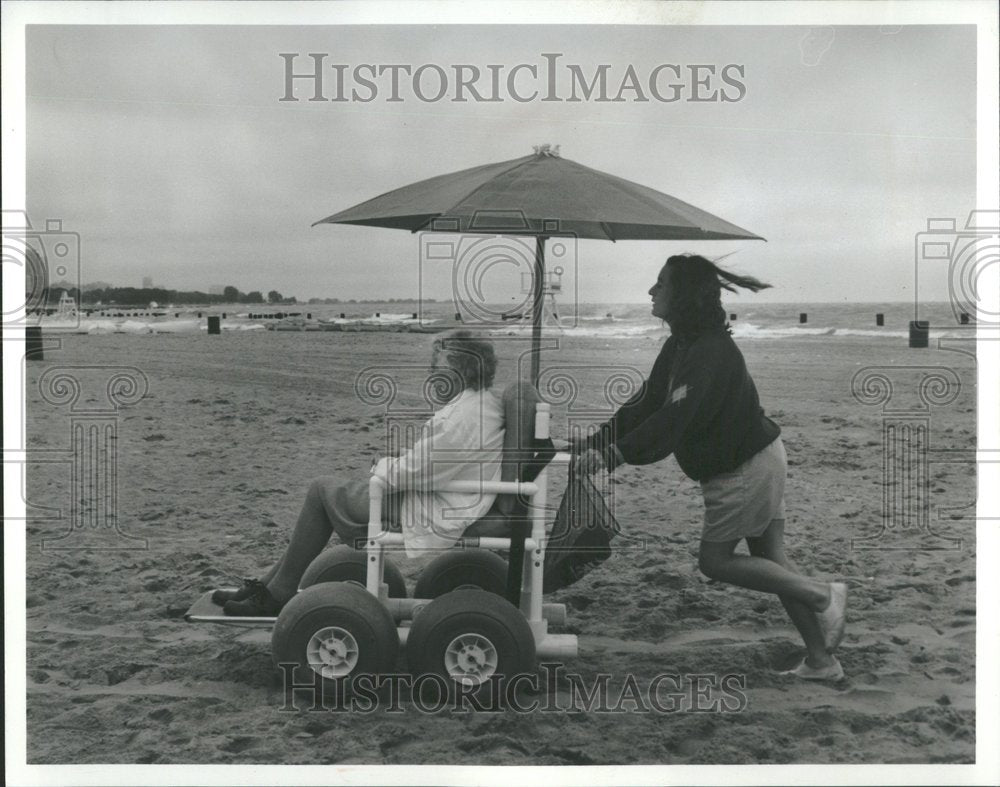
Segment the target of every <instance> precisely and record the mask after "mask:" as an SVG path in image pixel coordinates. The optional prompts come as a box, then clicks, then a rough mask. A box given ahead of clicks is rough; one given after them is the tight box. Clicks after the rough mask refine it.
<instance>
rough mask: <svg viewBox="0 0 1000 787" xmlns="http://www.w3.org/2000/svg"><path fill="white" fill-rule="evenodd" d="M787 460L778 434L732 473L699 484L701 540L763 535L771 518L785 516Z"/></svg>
mask: <svg viewBox="0 0 1000 787" xmlns="http://www.w3.org/2000/svg"><path fill="white" fill-rule="evenodd" d="M787 470H788V459H787V457H786V456H785V446H784V444H783V443H782V442H781V438H780V437H776V438H775V439H774V441H773V442H772V443H770V444H769V445H768V446H766V447H765V448H762V449H761V450H760V451H758V452H757V453H756V454H754V455H753V456H751V457H750V458H749V459H747V461H745V462H744V463H743V464H741V465H740V466H739V467H737V468H736V469H735V470H733V471H732V472H731V473H722V474H720V475H717V476H713V477H712V478H709V479H708V480H706V481H702V483H701V493H702V495H703V497H704V498H705V526H704V528H703V529H702V533H701V538H702V540H703V541H712V542H723V541H734V540H739V539H741V538H756V537H757V536H760V535H763V533H764V531H765V530H767V528H768V527H769V526H770V524H771V521H772V520H774V519H784V518H785V474H786V472H787Z"/></svg>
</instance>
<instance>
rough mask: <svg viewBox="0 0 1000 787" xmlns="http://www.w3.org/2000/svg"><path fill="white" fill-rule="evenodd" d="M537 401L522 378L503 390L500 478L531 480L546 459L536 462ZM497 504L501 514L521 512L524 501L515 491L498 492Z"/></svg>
mask: <svg viewBox="0 0 1000 787" xmlns="http://www.w3.org/2000/svg"><path fill="white" fill-rule="evenodd" d="M540 401H541V397H540V396H539V395H538V390H537V389H536V388H535V386H534V385H532V384H531V383H529V382H528V381H526V380H520V381H518V382H516V383H512V384H511V385H508V386H507V387H506V388H505V389H504V392H503V413H504V436H503V458H502V459H501V464H500V480H501V481H528V480H534V478H535V476H537V475H538V472H539V471H540V470H541V468H542V467H544V465H545V463H546V462H548V459H549V458H551V457H547V458H545V459H544V461H543V462H542V463H541V465H539V458H540V457H539V451H540V449H541V448H542V447H543V445H542V444H541V443H540V442H539V441H538V440H537V439H536V437H535V405H537V404H538V402H540ZM497 507H498V508H499V510H500V512H501V513H502V514H504V515H505V516H523V515H524V514H525V512H526V510H527V509H526V506H525V504H524V501H523V500H521V499H519V498H518V497H517V496H515V495H500V496H499V497H498V498H497Z"/></svg>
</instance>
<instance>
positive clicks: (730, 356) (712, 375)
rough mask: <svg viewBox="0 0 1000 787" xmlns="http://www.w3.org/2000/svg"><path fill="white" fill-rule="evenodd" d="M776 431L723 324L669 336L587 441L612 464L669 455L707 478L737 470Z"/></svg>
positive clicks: (643, 461)
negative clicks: (640, 379) (633, 389)
mask: <svg viewBox="0 0 1000 787" xmlns="http://www.w3.org/2000/svg"><path fill="white" fill-rule="evenodd" d="M779 434H781V429H780V428H779V427H778V425H777V424H776V423H774V421H772V420H771V419H770V418H768V417H767V416H765V415H764V411H763V409H762V408H761V406H760V399H759V398H758V396H757V388H756V387H755V386H754V384H753V380H752V379H751V378H750V374H749V373H748V372H747V368H746V364H745V363H744V361H743V354H742V353H741V352H740V351H739V348H738V347H737V346H736V343H735V342H734V341H733V339H732V337H731V336H730V335H729V333H728V331H727V330H726V329H725V328H718V329H716V330H711V331H706V332H704V333H700V334H698V335H697V336H696V337H693V338H691V339H688V340H686V341H680V340H678V338H677V337H676V336H671V337H670V338H669V339H667V341H666V342H665V343H664V345H663V349H662V350H660V354H659V356H658V357H657V359H656V362H655V363H654V364H653V370H652V371H651V372H650V374H649V379H648V380H646V382H645V383H643V385H642V387H641V388H640V389H639V391H638V392H637V393H636V395H635V396H633V397H632V398H631V399H629V401H628V402H626V403H625V404H624V405H622V407H621V409H619V410H618V412H617V413H615V415H614V416H613V417H612V418H611V420H609V421H608V422H607V423H605V424H603V425H602V426H601V427H600V430H599V431H598V432H597V433H596V434H594V435H592V436H591V437H590V438H589V439H588V444H589V446H590V447H593V448H597V449H598V450H599V451H601V452H602V454H603V456H604V461H605V463H606V464H607V465H608V467H609V468H612V469H613V468H614V467H615V465H617V464H620V462H619V461H618V457H617V456H616V455H615V453H614V451H612V450H611V445H612V444H614V446H615V447H616V448H617V449H618V451H620V452H621V455H622V457H624V459H625V462H627V463H628V464H632V465H646V464H650V463H652V462H658V461H659V460H661V459H665V458H666V457H668V456H669V455H670V454H674V455H675V456H676V457H677V463H678V464H679V465H680V467H681V470H683V471H684V473H685V474H686V475H688V476H689V477H690V478H693V479H694V480H695V481H704V480H707V479H709V478H711V477H712V476H715V475H718V474H720V473H728V472H730V471H732V470H735V469H736V468H737V467H739V466H740V465H741V464H743V462H745V461H746V460H747V459H749V458H750V457H751V456H753V455H754V454H756V453H757V452H758V451H760V450H761V449H762V448H764V447H765V446H767V445H768V444H770V443H771V442H773V441H774V439H775V438H776V437H777V436H778V435H779Z"/></svg>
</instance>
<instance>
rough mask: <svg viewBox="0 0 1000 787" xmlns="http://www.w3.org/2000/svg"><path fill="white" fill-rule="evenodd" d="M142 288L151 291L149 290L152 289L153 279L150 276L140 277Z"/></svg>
mask: <svg viewBox="0 0 1000 787" xmlns="http://www.w3.org/2000/svg"><path fill="white" fill-rule="evenodd" d="M142 288H143V289H144V290H151V289H153V277H152V276H143V277H142Z"/></svg>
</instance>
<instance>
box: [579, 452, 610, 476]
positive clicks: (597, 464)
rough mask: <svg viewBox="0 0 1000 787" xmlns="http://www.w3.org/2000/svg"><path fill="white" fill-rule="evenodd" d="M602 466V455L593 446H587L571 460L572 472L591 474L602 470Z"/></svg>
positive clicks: (603, 465)
mask: <svg viewBox="0 0 1000 787" xmlns="http://www.w3.org/2000/svg"><path fill="white" fill-rule="evenodd" d="M604 467H605V464H604V457H603V456H601V452H600V451H596V450H594V449H593V448H588V449H587V450H586V451H584V452H583V453H582V454H580V455H578V456H577V457H576V459H575V460H574V461H573V472H574V473H582V474H584V475H593V474H594V473H596V472H597V471H598V470H603V469H604Z"/></svg>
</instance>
